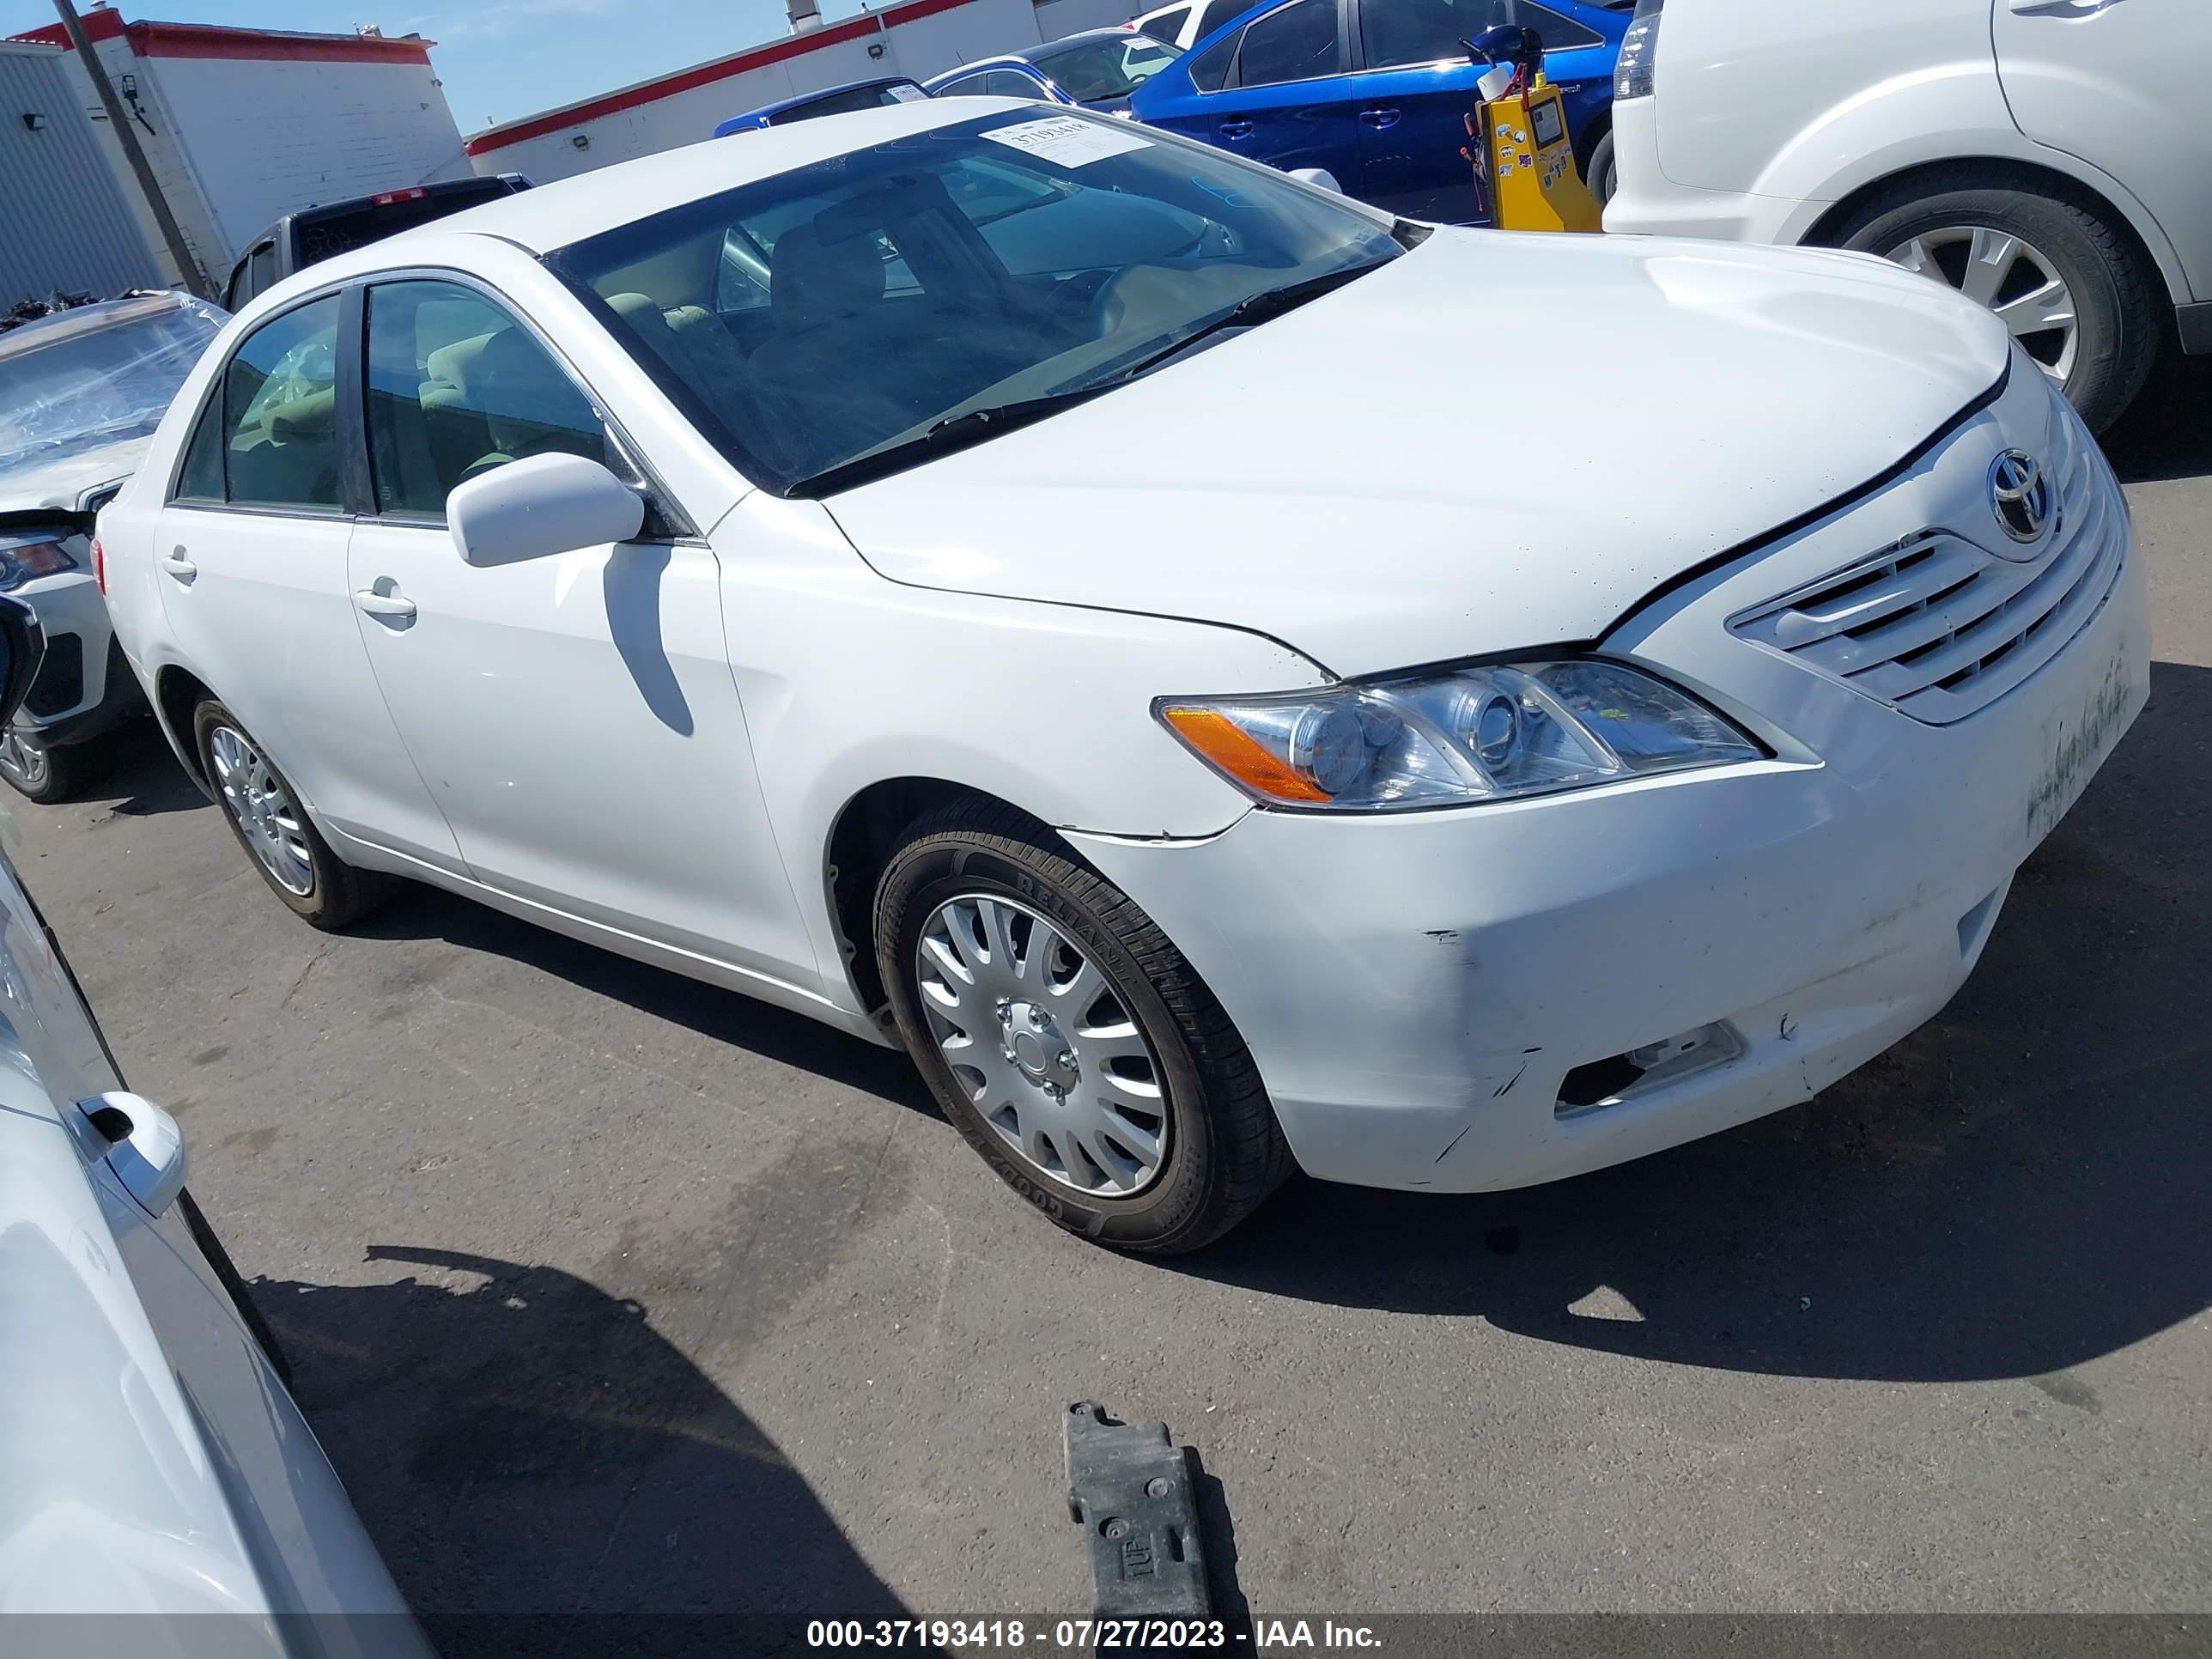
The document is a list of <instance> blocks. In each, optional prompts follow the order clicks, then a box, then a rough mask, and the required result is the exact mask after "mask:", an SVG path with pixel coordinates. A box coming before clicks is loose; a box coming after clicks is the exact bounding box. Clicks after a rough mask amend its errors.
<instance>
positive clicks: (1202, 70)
mask: <svg viewBox="0 0 2212 1659" xmlns="http://www.w3.org/2000/svg"><path fill="white" fill-rule="evenodd" d="M1241 39H1243V37H1242V36H1241V35H1235V34H1231V35H1229V36H1227V37H1226V38H1225V39H1223V40H1216V41H1215V42H1214V43H1213V44H1212V46H1208V47H1207V48H1206V50H1205V51H1204V52H1200V53H1199V54H1198V56H1197V57H1195V58H1192V59H1191V60H1190V82H1191V84H1192V85H1193V86H1194V87H1196V88H1198V89H1199V90H1200V92H1218V91H1220V90H1221V88H1222V85H1223V83H1224V82H1226V81H1227V80H1228V79H1229V65H1230V64H1231V61H1232V60H1233V59H1234V58H1236V56H1237V41H1238V40H1241Z"/></svg>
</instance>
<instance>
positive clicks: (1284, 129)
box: [1201, 0, 1359, 191]
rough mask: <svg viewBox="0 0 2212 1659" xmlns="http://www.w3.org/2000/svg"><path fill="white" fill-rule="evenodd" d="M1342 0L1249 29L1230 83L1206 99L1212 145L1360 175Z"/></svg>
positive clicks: (1347, 181) (1309, 1) (1310, 5)
mask: <svg viewBox="0 0 2212 1659" xmlns="http://www.w3.org/2000/svg"><path fill="white" fill-rule="evenodd" d="M1340 22H1341V17H1340V8H1339V6H1338V0H1291V4H1289V5H1287V6H1279V7H1278V8H1276V9H1274V10H1273V11H1271V12H1269V13H1267V15H1265V16H1263V17H1260V18H1257V19H1255V21H1252V22H1251V23H1249V24H1248V25H1247V26H1246V27H1245V29H1244V33H1243V37H1242V40H1241V41H1240V43H1239V45H1238V46H1237V57H1236V63H1235V64H1234V66H1233V68H1232V69H1231V76H1230V83H1229V85H1228V86H1227V87H1225V88H1224V89H1223V90H1222V91H1221V92H1220V93H1218V94H1215V95H1213V96H1212V97H1210V98H1208V99H1207V100H1206V118H1207V123H1208V125H1207V126H1206V130H1205V131H1204V132H1203V133H1202V135H1201V136H1202V137H1205V138H1206V142H1207V143H1212V144H1216V145H1218V146H1219V147H1220V148H1221V149H1225V150H1227V151H1229V152H1230V153H1231V155H1245V156H1249V157H1250V158H1251V159H1252V160H1254V161H1265V162H1267V165H1268V166H1270V167H1280V168H1281V169H1283V171H1285V173H1288V172H1291V171H1294V170H1295V169H1297V168H1299V167H1320V168H1322V170H1323V171H1325V172H1327V173H1328V174H1329V176H1330V177H1331V178H1333V179H1335V180H1336V182H1337V183H1338V185H1340V186H1341V187H1342V188H1344V189H1345V190H1346V191H1351V190H1352V189H1353V187H1354V181H1355V180H1356V179H1358V169H1359V141H1358V137H1357V136H1356V129H1355V127H1354V125H1353V117H1354V112H1355V111H1356V109H1357V108H1358V89H1357V88H1356V87H1355V86H1354V85H1353V83H1352V81H1351V80H1350V79H1349V78H1348V77H1346V76H1345V75H1344V74H1343V73H1342V70H1343V66H1344V54H1343V40H1342V31H1341V29H1340Z"/></svg>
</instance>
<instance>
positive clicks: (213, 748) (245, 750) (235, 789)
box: [208, 726, 315, 898]
mask: <svg viewBox="0 0 2212 1659" xmlns="http://www.w3.org/2000/svg"><path fill="white" fill-rule="evenodd" d="M208 757H209V758H210V761H212V762H213V763H214V765H215V782H216V791H217V793H220V794H221V795H222V805H223V810H224V811H226V812H228V813H229V814H230V819H231V822H232V823H235V824H236V825H237V826H238V829H239V833H240V835H242V836H245V838H246V845H247V846H248V847H250V848H252V849H253V856H254V857H256V858H258V859H259V860H261V864H262V867H263V868H264V869H265V870H267V871H268V872H269V873H270V875H271V876H273V877H275V878H276V884H277V885H278V886H280V887H282V888H283V890H285V891H286V892H288V893H294V894H296V895H298V896H300V897H301V898H306V897H307V896H308V895H310V894H311V893H313V891H314V890H315V863H314V855H313V854H312V853H311V852H310V851H309V850H308V848H307V829H306V827H305V824H306V820H305V819H303V818H302V817H301V815H300V809H299V808H298V807H296V806H295V805H293V804H292V799H291V797H290V796H289V795H287V794H286V793H284V790H283V786H282V785H281V784H279V783H278V782H277V781H276V774H275V773H273V772H271V771H270V769H269V763H268V762H267V761H265V760H264V759H262V758H261V751H260V750H258V749H256V748H255V747H254V746H253V745H252V743H251V742H249V741H248V740H247V739H246V734H245V733H244V732H240V731H239V730H238V729H237V728H236V727H235V726H216V728H215V730H214V731H212V732H209V733H208Z"/></svg>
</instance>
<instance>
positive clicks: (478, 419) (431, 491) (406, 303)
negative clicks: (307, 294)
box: [365, 282, 720, 518]
mask: <svg viewBox="0 0 2212 1659" xmlns="http://www.w3.org/2000/svg"><path fill="white" fill-rule="evenodd" d="M703 320H704V321H705V322H706V323H707V324H708V325H713V326H714V327H720V323H719V322H717V321H716V320H715V319H713V318H711V317H708V318H705V319H703ZM365 380H366V389H367V392H368V461H369V478H370V483H371V484H372V485H373V487H374V489H375V492H376V507H377V510H378V511H379V512H380V513H404V514H410V515H421V516H424V517H428V518H443V517H444V516H445V512H446V497H447V495H450V494H451V493H452V492H453V489H454V488H455V486H457V485H459V484H463V483H467V482H468V481H469V480H470V479H471V478H474V477H481V476H482V475H483V474H484V473H486V472H489V471H492V470H493V469H495V468H496V467H501V466H504V465H507V463H508V462H510V461H519V460H521V459H524V458H525V457H526V456H531V455H552V454H567V455H581V456H584V457H585V458H586V459H590V460H594V461H599V460H604V459H605V458H606V453H607V441H606V428H605V426H603V425H602V424H601V423H600V421H599V415H598V414H597V412H596V411H595V410H593V409H592V401H591V399H590V398H587V397H586V395H585V394H584V392H583V391H582V389H581V388H580V387H579V386H577V385H576V383H575V381H574V380H571V379H570V378H569V377H568V371H567V370H566V369H564V368H562V366H561V365H560V363H559V362H556V361H555V359H554V357H553V355H552V353H550V351H548V350H547V349H545V348H544V346H543V345H541V344H540V343H538V338H537V337H536V336H535V335H533V334H532V333H531V332H530V331H529V330H527V329H526V328H524V327H523V326H522V325H520V323H518V322H516V321H515V319H513V316H511V315H510V314H509V313H507V311H506V309H505V308H504V307H501V306H500V305H498V304H497V303H495V301H492V300H490V299H489V298H487V297H486V296H485V295H483V294H480V293H478V292H477V290H476V289H471V288H465V287H462V286H461V285H460V284H459V283H439V282H405V283H380V284H378V285H377V286H376V287H374V288H372V289H369V291H368V374H367V375H366V377H365Z"/></svg>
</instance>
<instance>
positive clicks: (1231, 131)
mask: <svg viewBox="0 0 2212 1659" xmlns="http://www.w3.org/2000/svg"><path fill="white" fill-rule="evenodd" d="M1220 132H1221V136H1222V137H1224V138H1249V137H1251V136H1252V124H1251V123H1250V122H1249V121H1224V122H1223V123H1222V124H1221V127H1220Z"/></svg>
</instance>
